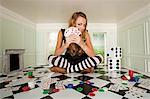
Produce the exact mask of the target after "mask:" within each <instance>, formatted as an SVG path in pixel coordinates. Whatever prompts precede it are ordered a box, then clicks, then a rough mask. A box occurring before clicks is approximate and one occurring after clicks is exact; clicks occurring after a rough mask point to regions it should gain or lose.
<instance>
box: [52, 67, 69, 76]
mask: <svg viewBox="0 0 150 99" xmlns="http://www.w3.org/2000/svg"><path fill="white" fill-rule="evenodd" d="M50 70H51V71H52V72H56V73H63V74H65V73H66V69H64V68H61V67H57V66H54V67H51V68H50Z"/></svg>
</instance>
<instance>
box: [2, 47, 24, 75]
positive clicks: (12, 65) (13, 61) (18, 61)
mask: <svg viewBox="0 0 150 99" xmlns="http://www.w3.org/2000/svg"><path fill="white" fill-rule="evenodd" d="M24 52H25V49H6V50H5V51H4V54H3V72H4V73H9V72H12V71H16V70H20V69H23V67H24V61H23V60H24V59H23V54H24Z"/></svg>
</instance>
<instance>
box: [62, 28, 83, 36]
mask: <svg viewBox="0 0 150 99" xmlns="http://www.w3.org/2000/svg"><path fill="white" fill-rule="evenodd" d="M71 34H75V35H78V36H79V35H80V34H81V32H80V31H79V30H78V28H76V27H70V28H68V29H66V30H65V33H64V36H65V37H68V36H69V35H71Z"/></svg>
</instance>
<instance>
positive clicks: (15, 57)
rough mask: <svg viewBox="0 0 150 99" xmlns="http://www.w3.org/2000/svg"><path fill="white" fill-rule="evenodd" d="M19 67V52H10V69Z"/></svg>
mask: <svg viewBox="0 0 150 99" xmlns="http://www.w3.org/2000/svg"><path fill="white" fill-rule="evenodd" d="M18 69H19V54H10V71H14V70H18Z"/></svg>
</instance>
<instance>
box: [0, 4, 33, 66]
mask: <svg viewBox="0 0 150 99" xmlns="http://www.w3.org/2000/svg"><path fill="white" fill-rule="evenodd" d="M0 10H1V35H0V36H1V38H2V39H1V42H2V44H1V46H0V48H1V49H2V51H4V50H5V49H25V53H24V65H25V66H29V65H35V33H36V25H35V24H34V23H33V22H31V21H30V20H28V19H26V18H24V17H22V16H20V15H18V14H17V13H14V12H12V11H10V10H8V9H6V8H4V7H2V6H0Z"/></svg>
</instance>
